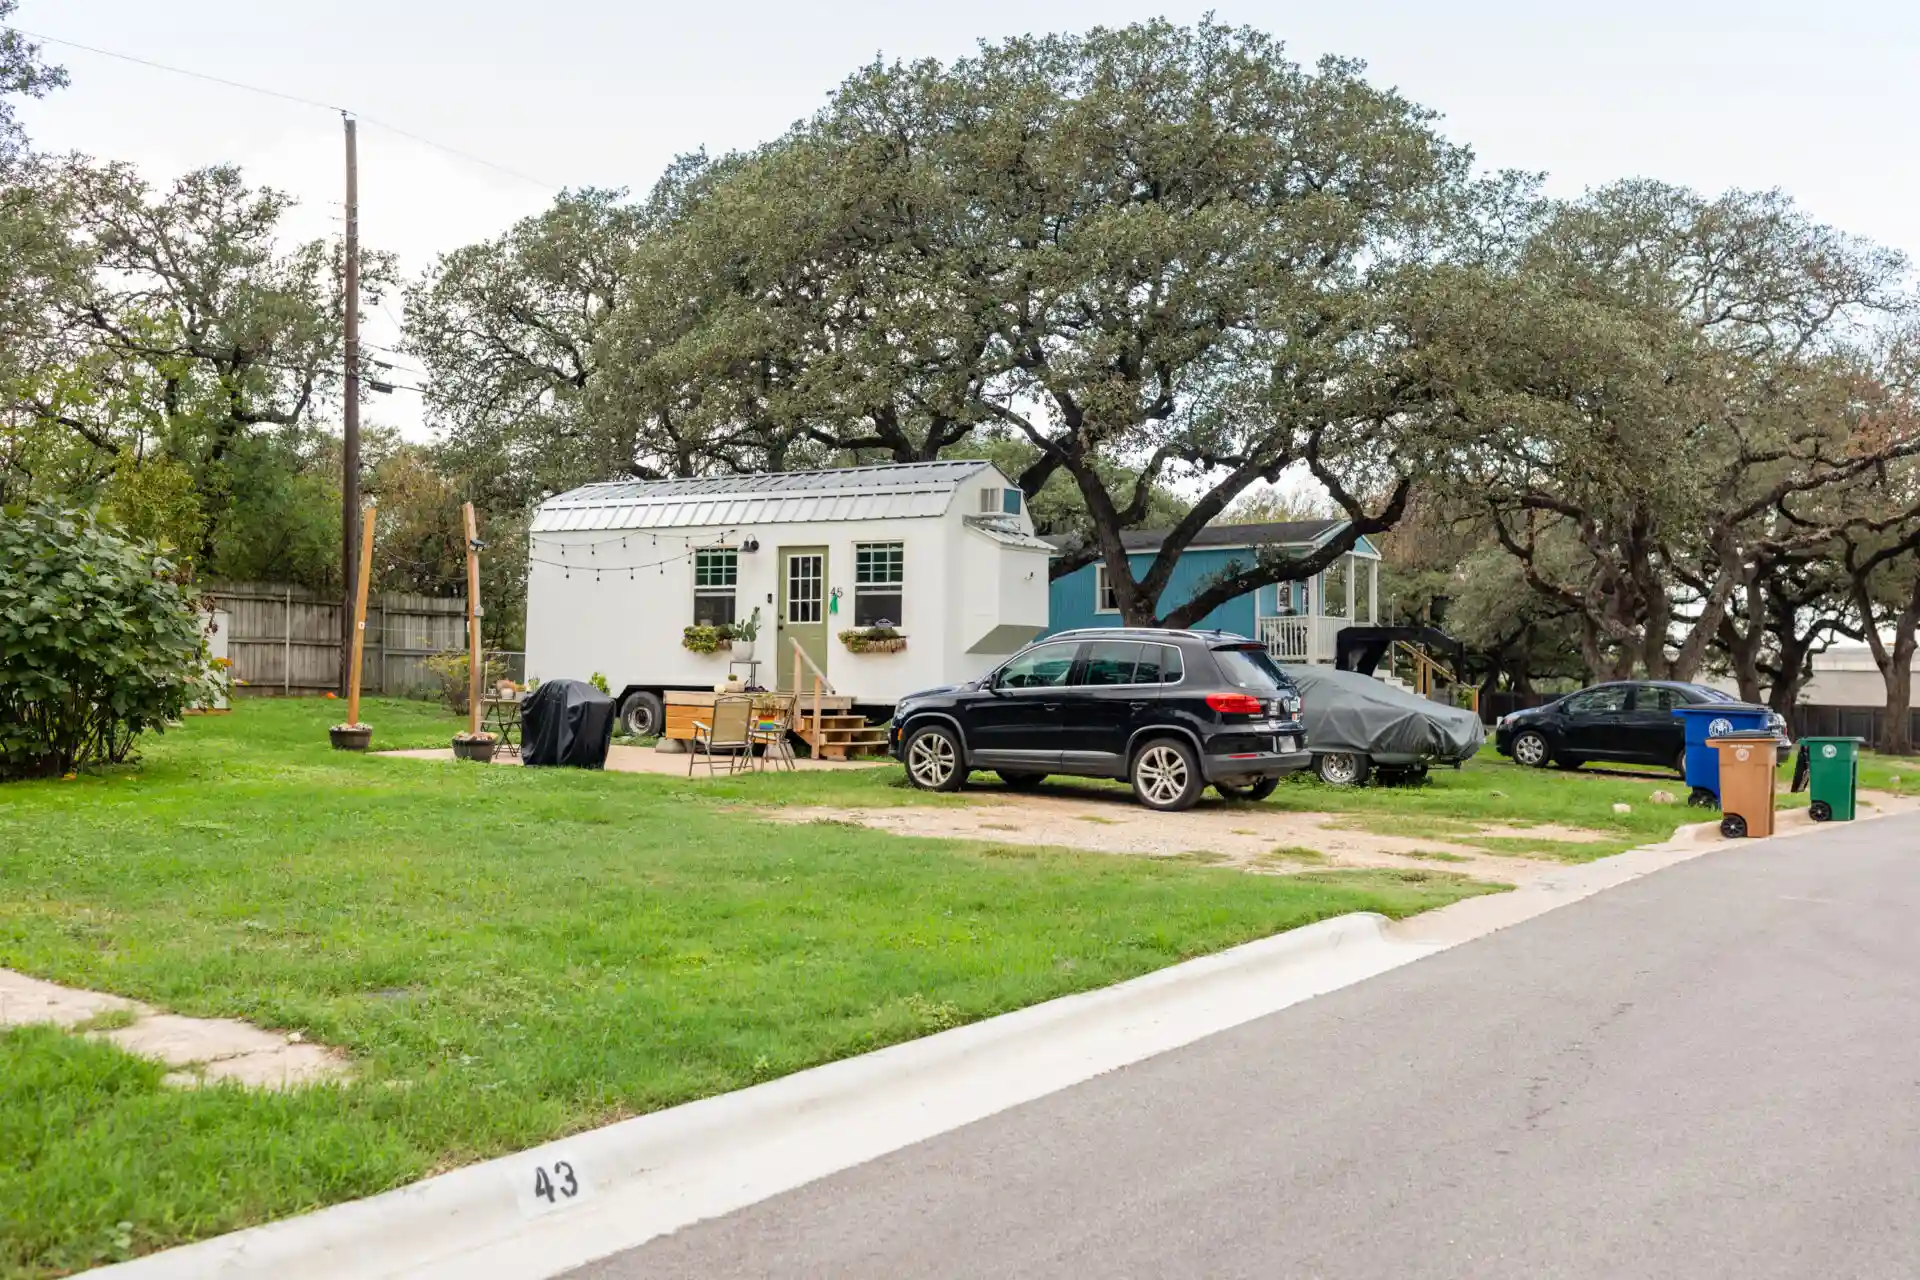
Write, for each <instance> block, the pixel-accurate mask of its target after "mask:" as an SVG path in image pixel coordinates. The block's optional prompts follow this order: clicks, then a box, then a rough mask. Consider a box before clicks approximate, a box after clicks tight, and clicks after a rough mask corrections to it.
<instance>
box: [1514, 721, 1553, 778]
mask: <svg viewBox="0 0 1920 1280" xmlns="http://www.w3.org/2000/svg"><path fill="white" fill-rule="evenodd" d="M1552 754H1553V753H1552V752H1551V751H1549V750H1547V740H1546V739H1545V738H1543V737H1541V736H1540V735H1539V734H1537V733H1535V732H1534V731H1533V730H1531V729H1529V730H1527V731H1526V732H1525V733H1523V734H1521V735H1520V736H1519V737H1517V738H1515V739H1514V740H1513V759H1514V763H1515V764H1524V765H1526V766H1527V767H1528V768H1530V769H1538V768H1540V767H1542V766H1543V765H1545V764H1546V763H1547V759H1548V757H1549V756H1551V755H1552Z"/></svg>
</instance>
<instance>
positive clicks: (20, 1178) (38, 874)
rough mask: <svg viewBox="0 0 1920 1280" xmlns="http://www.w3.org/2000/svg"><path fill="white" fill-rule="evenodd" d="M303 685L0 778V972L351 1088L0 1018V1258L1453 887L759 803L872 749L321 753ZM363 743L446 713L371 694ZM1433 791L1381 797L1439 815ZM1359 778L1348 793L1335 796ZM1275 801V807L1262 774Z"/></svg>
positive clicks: (880, 791) (876, 786) (347, 1188)
mask: <svg viewBox="0 0 1920 1280" xmlns="http://www.w3.org/2000/svg"><path fill="white" fill-rule="evenodd" d="M342 714H343V712H342V708H341V706H340V704H338V703H334V702H314V701H294V702H279V701H273V700H264V699H263V700H256V701H246V702H242V703H241V704H240V706H239V708H238V710H236V712H235V713H234V714H233V715H231V716H224V717H208V718H203V719H196V720H193V721H190V722H189V723H188V724H187V725H186V726H185V727H184V728H182V729H179V730H176V731H174V732H171V733H168V734H166V735H165V736H164V737H161V738H158V739H155V740H154V741H152V742H150V743H148V744H147V745H146V747H145V753H146V759H145V761H144V763H143V764H141V765H139V766H136V767H128V768H123V769H115V770H109V771H106V772H104V773H102V774H99V775H91V776H82V777H81V778H79V779H77V780H75V781H71V782H45V783H30V784H15V785H11V786H8V787H5V788H0V966H5V967H9V968H14V969H19V970H22V971H25V972H27V973H31V974H34V975H36V976H39V977H44V978H49V979H52V980H55V981H58V982H65V983H70V984H74V985H78V986H84V987H92V988H96V989H100V990H105V991H111V992H115V993H118V994H122V995H127V996H132V997H136V998H139V999H142V1000H146V1001H149V1002H151V1003H153V1004H156V1005H159V1006H162V1007H164V1008H167V1009H171V1010H176V1011H179V1012H183V1013H190V1014H198V1015H213V1016H222V1015H224V1016H234V1017H241V1018H246V1019H249V1020H251V1021H254V1022H256V1023H258V1024H261V1025H263V1026H267V1027H272V1028H277V1029H283V1030H294V1029H297V1030H300V1031H302V1032H303V1033H304V1034H305V1035H306V1036H307V1037H308V1038H309V1039H311V1040H315V1041H319V1042H323V1043H326V1044H331V1045H336V1046H339V1047H341V1048H343V1049H345V1050H346V1051H348V1052H349V1053H350V1054H351V1055H352V1056H353V1058H354V1060H355V1062H356V1064H357V1076H356V1078H355V1080H354V1082H353V1083H351V1084H348V1085H344V1086H324V1087H315V1088H310V1089H306V1090H301V1091H298V1092H294V1093H291V1094H270V1093H250V1092H247V1091H244V1090H242V1089H240V1088H238V1087H234V1086H218V1087H208V1088H203V1089H197V1090H178V1089H173V1088H169V1087H165V1086H163V1085H162V1084H161V1083H160V1077H161V1075H162V1074H163V1072H164V1068H163V1067H162V1066H160V1065H159V1064H158V1063H152V1062H148V1061H145V1060H142V1059H137V1058H133V1057H130V1056H128V1055H126V1054H124V1053H122V1052H120V1051H119V1050H117V1049H114V1048H111V1047H109V1046H106V1045H103V1044H99V1043H94V1042H90V1041H87V1040H84V1039H81V1038H79V1037H77V1036H74V1035H69V1034H64V1033H60V1032H55V1031H51V1030H46V1029H38V1028H29V1029H23V1030H16V1031H13V1032H10V1033H6V1034H0V1152H4V1153H5V1158H4V1159H0V1275H7V1276H50V1275H57V1274H61V1273H64V1272H66V1271H70V1270H77V1269H80V1268H83V1267H86V1266H91V1265H95V1264H98V1263H103V1262H108V1261H112V1260H115V1259H118V1258H123V1257H127V1256H131V1255H134V1254H138V1253H141V1252H146V1251H149V1250H152V1249H156V1248H160V1247H163V1246H166V1245H169V1244H174V1243H179V1242H182V1241H186V1240H192V1239H197V1238H201V1237H205V1236H209V1235H212V1234H215V1233H218V1232H222V1231H227V1230H231V1229H234V1228H237V1227H242V1226H247V1225H250V1224H253V1223H257V1222H261V1221H264V1220H267V1219H270V1218H274V1217H279V1216H283V1215H286V1214H291V1213H295V1212H299V1211H302V1210H305V1209H310V1208H314V1207H317V1206H320V1205H324V1204H328V1203H332V1202H337V1201H341V1200H345V1199H350V1198H353V1197H358V1196H364V1195H369V1194H372V1193H375V1192H378V1191H382V1190H385V1189H387V1188H390V1187H394V1186H397V1185H400V1184H402V1183H405V1182H408V1181H411V1180H413V1179H416V1178H419V1177H422V1176H425V1175H427V1174H430V1173H434V1172H436V1171H440V1170H444V1169H447V1168H451V1167H454V1166H457V1165H459V1164H462V1163H465V1162H469V1161H473V1160H477V1159H481V1158H484V1157H487V1156H492V1155H498V1154H501V1153H504V1152H508V1151H512V1150H516V1149H520V1148H524V1147H526V1146H529V1145H532V1144H535V1143H538V1142H541V1141H544V1140H548V1139H551V1138H554V1137H558V1136H560V1135H563V1134H566V1133H568V1132H572V1131H576V1130H579V1129H582V1128H586V1127H589V1126H593V1125H597V1124H602V1123H605V1122H608V1121H611V1120H615V1119H618V1118H621V1117H624V1116H630V1115H634V1114H638V1113H641V1112H645V1111H649V1110H652V1109H655V1108H659V1107H664V1106H668V1105H671V1104H673V1103H676V1102H682V1101H685V1100H688V1099H692V1098H696V1097H700V1096H703V1095H708V1094H712V1093H717V1092H720V1091H722V1090H727V1089H733V1088H738V1087H740V1086H742V1085H747V1084H750V1083H753V1082H755V1081H759V1080H765V1079H768V1078H771V1077H774V1076H778V1075H781V1074H783V1073H786V1072H790V1071H795V1070H798V1069H800V1068H803V1067H807V1066H811V1065H814V1064H817V1063H821V1062H825V1061H829V1060H831V1059H835V1058H840V1057H844V1056H846V1055H849V1054H854V1053H859V1052H862V1051H864V1050H868V1049H872V1048H876V1047H879V1046H881V1045H885V1044H889V1043H893V1042H896V1041H900V1040H905V1039H908V1038H911V1037H914V1036H919V1035H923V1034H926V1033H928V1032H931V1031H936V1030H940V1029H943V1028H946V1027H950V1026H954V1025H958V1024H960V1023H964V1022H967V1021H970V1020H973V1019H976V1018H981V1017H986V1016H988V1015H991V1014H995V1013H999V1012H1002V1011H1005V1010H1008V1009H1013V1008H1017V1007H1020V1006H1022V1005H1027V1004H1031V1003H1033V1002H1035V1001H1039V1000H1045V999H1048V998H1050V997H1054V996H1059V995H1063V994H1066V993H1069V992H1073V991H1081V990H1086V989H1089V988H1093V987H1099V986H1103V985H1106V984H1109V983H1112V982H1115V981H1118V980H1121V979H1124V978H1128V977H1132V976H1135V975H1137V974H1141V973H1144V972H1147V971H1149V970H1152V969H1156V968H1159V967H1161V966H1164V965H1167V964H1171V963H1173V962H1176V961H1178V960H1181V959H1184V958H1187V957H1190V956H1194V955H1198V954H1202V953H1205V952H1209V951H1214V950H1218V949H1220V948H1223V947H1227V946H1231V945H1234V944H1236V943H1239V942H1244V941H1247V940H1249V939H1252V938H1257V937H1261V936H1264V935H1267V934H1271V933H1274V932H1277V931H1280V930H1284V929H1289V928H1294V927H1296V926H1299V925H1302V924H1306V923H1308V922H1311V921H1313V920H1317V919H1322V918H1325V917H1327V916H1332V915H1338V914H1341V913H1344V912H1349V911H1361V910H1374V911H1382V912H1385V913H1387V914H1389V915H1395V916H1399V915H1405V914H1409V913H1412V912H1416V911H1420V910H1424V909H1427V908H1430V907H1433V906H1437V905H1440V904H1443V903H1446V902H1449V901H1453V900H1456V899H1458V898H1460V897H1463V896H1467V895H1470V894H1473V893H1476V892H1484V891H1486V889H1487V888H1488V886H1484V885H1477V884H1474V883H1471V882H1467V881H1463V880H1462V879H1460V878H1459V877H1457V876H1448V875H1446V874H1444V873H1443V872H1440V871H1438V870H1436V871H1431V872H1419V871H1415V872H1404V873H1388V874H1382V873H1340V872H1315V873H1312V874H1310V875H1306V876H1300V877H1293V878H1280V877H1267V876H1253V875H1247V874H1245V873H1242V872H1238V871H1231V870H1221V869H1215V868H1210V867H1208V866H1206V865H1203V864H1201V863H1199V862H1196V861H1176V860H1159V861H1156V860H1148V859H1140V858H1115V857H1109V856H1103V855H1099V854H1076V853H1071V852H1060V851H1050V850H1036V849H1031V848H1022V847H1016V846H1007V845H995V844H991V843H986V842H972V843H966V842H950V841H937V840H913V839H903V838H899V837H894V836H889V835H885V834H882V833H879V832H874V831H868V830H865V829H863V828H857V827H850V826H831V825H804V826H788V825H777V826H776V825H769V824H762V823H759V822H756V821H754V820H753V819H752V818H751V816H750V814H749V812H748V811H747V810H745V809H743V808H742V807H741V805H740V804H738V803H737V801H741V800H753V801H761V800H771V802H774V803H797V802H802V801H813V802H820V801H826V802H836V803H844V802H846V801H847V800H849V799H851V798H853V797H856V796H864V797H867V798H868V799H869V802H873V801H877V802H882V803H890V802H898V801H904V800H918V799H920V797H918V796H917V794H916V793H912V792H908V791H907V790H905V789H904V788H903V787H902V786H900V784H899V781H898V771H897V770H896V769H891V768H889V769H882V770H873V771H864V772H853V771H849V772H839V773H831V774H819V773H813V774H799V775H792V776H783V777H774V776H756V777H749V778H742V779H735V780H723V781H720V782H717V783H707V782H705V781H704V780H701V781H694V782H688V781H687V780H685V779H682V778H673V777H654V776H642V775H630V774H602V773H580V772H573V771H564V770H542V771H537V772H536V771H530V770H521V769H498V768H486V767H481V766H473V765H453V764H441V763H433V762H423V761H405V760H383V759H377V758H362V757H357V756H351V755H345V754H340V753H335V752H333V751H331V750H329V749H328V747H327V745H326V734H325V727H326V725H327V724H328V723H329V722H331V721H335V720H339V719H340V718H342ZM364 718H365V719H367V720H368V721H370V722H372V723H373V724H374V725H375V726H376V734H375V745H376V746H377V747H383V748H393V747H402V746H428V745H442V744H444V743H445V742H446V740H447V737H448V735H449V733H450V732H451V731H452V730H453V729H454V728H456V727H458V725H457V722H456V721H454V720H452V719H451V718H449V717H447V716H445V715H444V714H442V713H440V712H438V711H436V710H435V709H433V708H432V707H430V706H428V705H426V704H422V703H403V702H393V701H385V700H375V701H373V702H371V703H370V704H369V705H368V706H367V708H366V710H365V714H364ZM1450 789H1457V788H1456V786H1455V784H1453V783H1451V782H1445V781H1443V782H1442V783H1440V784H1437V786H1436V788H1435V789H1433V792H1432V795H1431V796H1429V795H1428V794H1427V792H1425V791H1422V792H1420V793H1417V794H1411V795H1409V796H1407V797H1405V798H1404V800H1403V801H1402V803H1408V804H1413V805H1416V806H1421V805H1431V806H1433V807H1434V808H1435V810H1436V811H1437V810H1438V809H1439V808H1442V807H1444V804H1443V801H1442V797H1443V796H1444V795H1445V793H1446V792H1447V791H1448V790H1450ZM1356 794H1362V793H1356ZM1282 796H1283V797H1284V801H1283V802H1285V803H1293V802H1294V801H1295V799H1297V797H1295V796H1293V795H1292V793H1291V789H1283V792H1282Z"/></svg>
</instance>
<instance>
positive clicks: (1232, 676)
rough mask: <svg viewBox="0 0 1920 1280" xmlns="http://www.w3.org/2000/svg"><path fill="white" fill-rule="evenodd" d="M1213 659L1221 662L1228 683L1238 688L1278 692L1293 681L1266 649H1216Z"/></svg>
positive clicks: (1258, 691)
mask: <svg viewBox="0 0 1920 1280" xmlns="http://www.w3.org/2000/svg"><path fill="white" fill-rule="evenodd" d="M1213 660H1214V661H1215V662H1217V663H1219V664H1220V674H1221V675H1222V676H1224V677H1225V678H1226V681H1227V683H1228V684H1230V685H1232V686H1234V687H1235V688H1236V689H1247V690H1251V691H1252V692H1255V693H1278V692H1280V691H1281V690H1282V689H1286V688H1289V687H1290V686H1291V685H1292V683H1293V682H1292V681H1290V680H1288V679H1287V677H1286V675H1285V673H1283V672H1282V671H1281V670H1280V668H1279V667H1278V666H1277V665H1275V663H1274V661H1273V659H1272V658H1271V657H1270V656H1269V655H1268V654H1267V651H1266V650H1265V649H1252V648H1249V649H1215V650H1214V651H1213Z"/></svg>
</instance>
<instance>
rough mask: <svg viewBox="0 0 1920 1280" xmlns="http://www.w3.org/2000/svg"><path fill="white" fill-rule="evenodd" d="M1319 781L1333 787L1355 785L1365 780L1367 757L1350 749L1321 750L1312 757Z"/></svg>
mask: <svg viewBox="0 0 1920 1280" xmlns="http://www.w3.org/2000/svg"><path fill="white" fill-rule="evenodd" d="M1313 771H1314V772H1315V773H1316V774H1318V775H1319V776H1320V781H1322V782H1324V783H1326V784H1327V785H1328V786H1334V787H1357V786H1359V785H1360V784H1361V783H1363V782H1365V781H1366V780H1367V758H1366V757H1365V756H1363V755H1356V754H1354V753H1353V752H1351V751H1323V752H1321V753H1320V754H1318V755H1316V756H1314V758H1313Z"/></svg>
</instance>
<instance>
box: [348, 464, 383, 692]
mask: <svg viewBox="0 0 1920 1280" xmlns="http://www.w3.org/2000/svg"><path fill="white" fill-rule="evenodd" d="M377 510H378V504H377V503H374V502H369V503H368V504H367V509H366V512H365V513H364V514H363V515H362V516H361V517H360V582H359V584H358V587H357V589H356V590H355V592H354V600H353V668H352V670H351V671H350V672H349V673H348V675H347V723H348V724H350V725H358V724H359V723H360V664H361V662H362V660H363V659H364V657H365V655H366V651H367V584H368V583H369V582H371V581H372V580H373V517H374V513H375V512H376V511H377Z"/></svg>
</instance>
